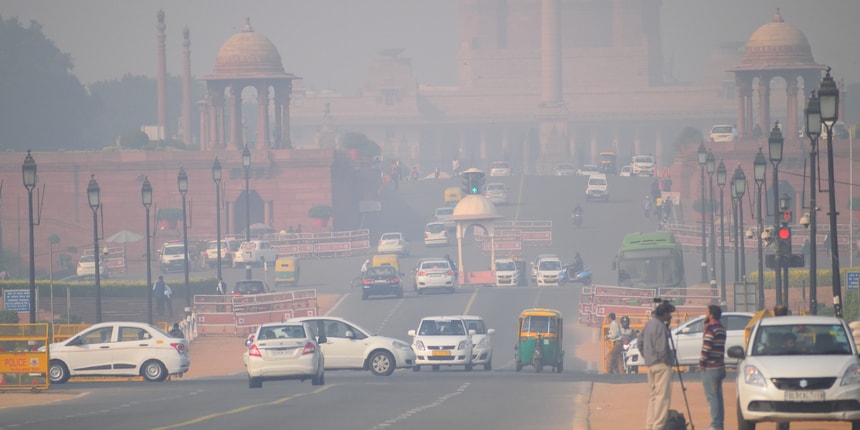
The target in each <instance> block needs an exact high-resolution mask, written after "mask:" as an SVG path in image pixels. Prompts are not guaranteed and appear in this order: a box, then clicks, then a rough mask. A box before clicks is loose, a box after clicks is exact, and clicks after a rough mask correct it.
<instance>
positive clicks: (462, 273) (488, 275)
mask: <svg viewBox="0 0 860 430" xmlns="http://www.w3.org/2000/svg"><path fill="white" fill-rule="evenodd" d="M500 218H504V216H503V215H499V214H498V213H497V212H496V205H494V204H493V202H491V201H490V200H489V199H487V198H486V197H484V196H483V195H481V194H468V195H466V196H465V197H463V199H462V200H460V202H459V203H457V206H455V207H454V215H452V216H451V217H450V218H448V219H449V220H451V221H455V222H456V223H457V267H458V272H459V274H458V276H459V279H458V280H457V283H458V285H467V284H486V285H490V284H493V285H495V283H496V276H495V271H494V270H492V269H491V270H482V271H472V272H468V271H466V268H465V267H463V236H464V235H465V234H466V231H467V230H468V229H469V228H470V227H475V228H482V229H484V230H485V232H486V234H487V236H488V237H489V240H490V261H489V262H488V263H487V265H486V266H485V267H491V268H492V267H493V262H494V261H496V243H495V236H496V220H498V219H500Z"/></svg>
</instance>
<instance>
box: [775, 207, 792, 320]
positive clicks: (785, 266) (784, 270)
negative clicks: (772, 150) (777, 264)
mask: <svg viewBox="0 0 860 430" xmlns="http://www.w3.org/2000/svg"><path fill="white" fill-rule="evenodd" d="M790 207H791V197H789V196H788V194H786V193H782V195H781V196H779V210H780V211H781V212H782V213H786V212H787V211H788V210H789V208H790ZM782 224H783V225H784V226H786V227H788V221H786V220H785V218H783V222H782ZM784 249H785V253H784V254H783V257H784V258H783V260H782V286H781V287H782V299H783V301H785V304H786V305H788V303H789V302H788V266H789V261H790V259H791V235H789V236H788V238H786V239H785V248H784ZM776 287H777V289H779V288H780V285H777V286H776Z"/></svg>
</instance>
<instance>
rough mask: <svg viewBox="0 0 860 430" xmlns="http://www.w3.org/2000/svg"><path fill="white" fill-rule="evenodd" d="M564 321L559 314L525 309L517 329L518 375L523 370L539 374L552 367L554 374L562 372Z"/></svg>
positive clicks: (542, 309)
mask: <svg viewBox="0 0 860 430" xmlns="http://www.w3.org/2000/svg"><path fill="white" fill-rule="evenodd" d="M563 334H564V320H563V318H562V316H561V312H559V311H557V310H554V309H547V308H533V309H526V310H524V311H522V313H520V320H519V326H518V327H517V345H516V346H515V347H514V349H515V350H516V362H517V372H519V371H520V370H522V368H523V366H527V365H530V366H534V368H535V370H536V371H538V372H542V371H543V368H544V366H551V367H552V369H553V370H554V371H555V372H556V373H561V371H562V370H564V349H563V347H562V345H563V343H562V342H563V338H562V335H563Z"/></svg>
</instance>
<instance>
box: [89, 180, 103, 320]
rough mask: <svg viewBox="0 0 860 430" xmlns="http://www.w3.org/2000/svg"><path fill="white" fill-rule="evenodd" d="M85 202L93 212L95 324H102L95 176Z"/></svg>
mask: <svg viewBox="0 0 860 430" xmlns="http://www.w3.org/2000/svg"><path fill="white" fill-rule="evenodd" d="M87 201H88V202H89V204H90V209H92V210H93V256H94V257H95V268H96V275H95V278H96V324H98V323H100V322H102V284H101V273H99V272H100V270H101V269H100V268H99V263H100V261H99V260H101V255H99V208H101V205H102V204H101V189H100V188H99V183H98V182H96V174H95V173H93V174H91V175H90V182H89V183H88V184H87Z"/></svg>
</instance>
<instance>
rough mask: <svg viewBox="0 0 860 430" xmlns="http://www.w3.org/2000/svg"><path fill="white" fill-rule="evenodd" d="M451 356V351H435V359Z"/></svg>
mask: <svg viewBox="0 0 860 430" xmlns="http://www.w3.org/2000/svg"><path fill="white" fill-rule="evenodd" d="M450 355H451V351H433V356H434V357H440V356H441V357H448V356H450Z"/></svg>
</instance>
